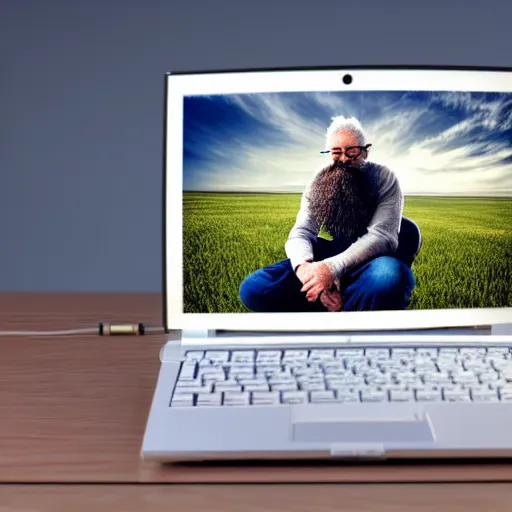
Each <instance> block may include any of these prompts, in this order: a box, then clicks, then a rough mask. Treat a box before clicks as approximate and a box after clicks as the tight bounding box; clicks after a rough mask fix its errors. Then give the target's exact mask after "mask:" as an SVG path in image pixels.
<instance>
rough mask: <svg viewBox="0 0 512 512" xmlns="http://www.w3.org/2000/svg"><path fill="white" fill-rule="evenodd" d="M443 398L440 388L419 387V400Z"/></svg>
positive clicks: (417, 398) (417, 396)
mask: <svg viewBox="0 0 512 512" xmlns="http://www.w3.org/2000/svg"><path fill="white" fill-rule="evenodd" d="M442 399H443V397H442V394H441V390H439V389H432V388H430V389H417V390H416V400H417V401H418V402H441V401H442Z"/></svg>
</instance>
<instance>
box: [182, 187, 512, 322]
mask: <svg viewBox="0 0 512 512" xmlns="http://www.w3.org/2000/svg"><path fill="white" fill-rule="evenodd" d="M299 203H300V194H220V193H195V192H188V193H185V195H184V283H185V297H184V302H185V307H184V309H185V312H187V313H236V312H244V311H246V309H245V307H244V305H243V304H242V303H241V301H240V299H239V298H238V288H239V286H240V283H241V282H242V280H243V279H244V278H245V277H246V276H247V275H248V274H249V273H251V272H253V271H255V270H257V269H258V268H260V267H263V266H265V265H269V264H271V263H273V262H275V261H277V260H280V259H283V258H286V255H285V252H284V243H285V241H286V238H287V236H288V233H289V231H290V228H291V227H292V225H293V223H294V221H295V216H296V214H297V211H298V208H299ZM404 215H405V216H407V217H409V218H411V219H413V220H414V221H415V222H416V223H417V224H418V225H419V227H420V229H421V232H422V236H423V247H422V250H421V252H420V254H419V255H418V257H417V258H416V260H415V262H414V264H413V271H414V275H415V277H416V281H417V284H416V288H415V290H414V293H413V297H412V301H411V305H410V309H426V308H429V309H430V308H459V307H475V308H476V307H503V306H512V288H511V282H512V199H494V198H491V199H489V198H448V197H407V198H406V201H405V209H404Z"/></svg>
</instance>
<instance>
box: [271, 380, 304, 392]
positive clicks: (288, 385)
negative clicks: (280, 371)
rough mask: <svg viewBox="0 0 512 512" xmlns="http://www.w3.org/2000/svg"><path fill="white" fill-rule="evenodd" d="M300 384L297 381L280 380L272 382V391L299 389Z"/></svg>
mask: <svg viewBox="0 0 512 512" xmlns="http://www.w3.org/2000/svg"><path fill="white" fill-rule="evenodd" d="M298 387H299V386H298V384H297V382H296V381H288V382H278V383H276V384H270V389H271V390H272V391H297V389H298Z"/></svg>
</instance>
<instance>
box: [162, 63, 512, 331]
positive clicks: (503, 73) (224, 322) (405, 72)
mask: <svg viewBox="0 0 512 512" xmlns="http://www.w3.org/2000/svg"><path fill="white" fill-rule="evenodd" d="M205 75H207V79H205V78H206V77H205ZM346 75H350V76H351V77H352V80H351V81H350V83H346V81H345V80H343V77H344V76H346ZM293 84H301V86H300V87H299V86H297V85H293ZM307 90H315V91H344V90H346V91H350V90H352V91H357V90H382V91H384V90H388V91H390V90H395V91H397V90H417V91H421V90H423V91H460V92H463V91H468V92H510V93H512V68H496V67H494V68H482V67H434V66H414V67H412V66H411V67H409V66H388V67H386V66H360V67H354V66H352V67H350V68H348V67H347V68H342V67H317V68H314V67H309V68H289V69H286V68H266V69H264V68H262V69H246V70H223V71H203V72H173V73H167V74H166V75H165V87H164V140H163V260H162V263H163V306H164V307H163V316H164V327H165V330H166V331H167V332H169V331H171V330H179V329H181V330H185V329H186V330H199V331H204V330H227V331H244V332H247V331H266V332H272V331H275V332H279V331H281V332H282V331H295V332H308V331H331V332H347V331H352V332H354V331H355V332H357V331H364V332H368V331H388V330H417V329H435V328H450V327H473V326H482V325H495V324H500V323H507V322H511V321H512V308H481V309H475V308H471V309H438V310H405V311H365V312H343V313H338V314H328V313H307V314H298V313H251V312H248V313H184V312H183V274H182V269H183V244H182V243H179V244H177V245H170V244H172V241H173V240H180V241H182V234H183V231H182V226H183V209H182V205H183V202H182V199H183V186H182V180H183V173H182V169H183V167H182V160H183V136H182V135H183V123H182V119H183V98H184V97H185V96H189V95H195V94H235V93H249V92H253V93H258V92H293V91H296V92H299V91H307ZM173 148H177V149H176V150H173ZM171 220H172V221H171ZM168 242H169V246H168ZM283 243H284V242H283ZM170 281H171V283H170Z"/></svg>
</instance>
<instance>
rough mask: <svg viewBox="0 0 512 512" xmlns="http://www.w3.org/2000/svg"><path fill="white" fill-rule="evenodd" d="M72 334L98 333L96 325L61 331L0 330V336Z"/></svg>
mask: <svg viewBox="0 0 512 512" xmlns="http://www.w3.org/2000/svg"><path fill="white" fill-rule="evenodd" d="M73 334H98V328H97V327H87V328H84V329H68V330H62V331H0V336H71V335H73Z"/></svg>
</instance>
